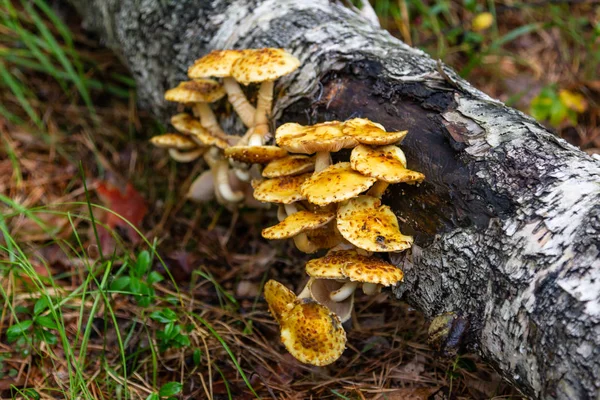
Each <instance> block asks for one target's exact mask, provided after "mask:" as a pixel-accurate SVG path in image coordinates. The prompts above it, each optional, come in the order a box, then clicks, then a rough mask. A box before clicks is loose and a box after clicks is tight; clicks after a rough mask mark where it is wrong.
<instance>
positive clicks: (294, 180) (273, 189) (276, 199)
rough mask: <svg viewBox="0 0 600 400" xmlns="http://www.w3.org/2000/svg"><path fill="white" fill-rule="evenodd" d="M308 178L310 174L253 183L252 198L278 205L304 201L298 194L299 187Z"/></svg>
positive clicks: (300, 194)
mask: <svg viewBox="0 0 600 400" xmlns="http://www.w3.org/2000/svg"><path fill="white" fill-rule="evenodd" d="M309 176H310V174H303V175H296V176H283V177H281V178H274V179H265V180H262V181H253V182H252V186H254V198H255V199H256V200H258V201H263V202H270V203H280V204H291V203H293V202H295V201H300V200H304V199H305V197H304V196H303V195H302V193H300V186H301V185H302V183H303V182H304V181H305V180H306V179H308V177H309Z"/></svg>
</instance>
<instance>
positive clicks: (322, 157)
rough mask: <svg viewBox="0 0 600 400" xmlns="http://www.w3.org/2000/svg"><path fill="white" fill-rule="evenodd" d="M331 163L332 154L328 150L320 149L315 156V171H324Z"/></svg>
mask: <svg viewBox="0 0 600 400" xmlns="http://www.w3.org/2000/svg"><path fill="white" fill-rule="evenodd" d="M330 165H331V154H330V153H329V152H328V151H319V152H317V156H316V157H315V173H317V172H321V171H323V170H324V169H325V168H327V167H329V166H330Z"/></svg>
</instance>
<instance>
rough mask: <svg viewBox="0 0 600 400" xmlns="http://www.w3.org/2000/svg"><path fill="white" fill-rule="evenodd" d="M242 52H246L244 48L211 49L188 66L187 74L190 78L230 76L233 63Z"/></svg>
mask: <svg viewBox="0 0 600 400" xmlns="http://www.w3.org/2000/svg"><path fill="white" fill-rule="evenodd" d="M244 53H246V51H245V50H213V51H211V52H210V53H208V54H207V55H205V56H204V57H202V58H199V59H197V60H196V61H194V64H193V65H192V66H191V67H189V68H188V76H189V77H190V78H192V79H196V78H208V77H209V76H214V77H217V78H225V77H228V76H231V68H232V67H233V63H234V62H235V61H236V60H237V59H238V58H241V57H242V56H243V55H244Z"/></svg>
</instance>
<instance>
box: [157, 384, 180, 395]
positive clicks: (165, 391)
mask: <svg viewBox="0 0 600 400" xmlns="http://www.w3.org/2000/svg"><path fill="white" fill-rule="evenodd" d="M182 388H183V385H182V384H181V383H179V382H169V383H165V384H164V385H162V386H161V388H160V390H159V391H158V394H159V396H161V397H168V396H173V395H176V394H177V393H179V392H181V389H182Z"/></svg>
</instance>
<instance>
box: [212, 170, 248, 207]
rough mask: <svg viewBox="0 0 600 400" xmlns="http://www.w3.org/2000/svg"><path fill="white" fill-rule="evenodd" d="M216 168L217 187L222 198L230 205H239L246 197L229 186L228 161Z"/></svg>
mask: <svg viewBox="0 0 600 400" xmlns="http://www.w3.org/2000/svg"><path fill="white" fill-rule="evenodd" d="M216 168H217V169H216V173H215V181H216V182H215V183H216V185H215V186H216V188H217V190H218V191H219V193H220V194H221V196H223V199H225V201H228V202H230V203H239V202H240V201H242V200H243V199H244V197H245V196H244V193H243V192H238V191H236V192H234V191H233V189H231V185H230V184H229V163H228V162H227V160H221V161H219V162H218V164H217V167H216Z"/></svg>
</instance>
